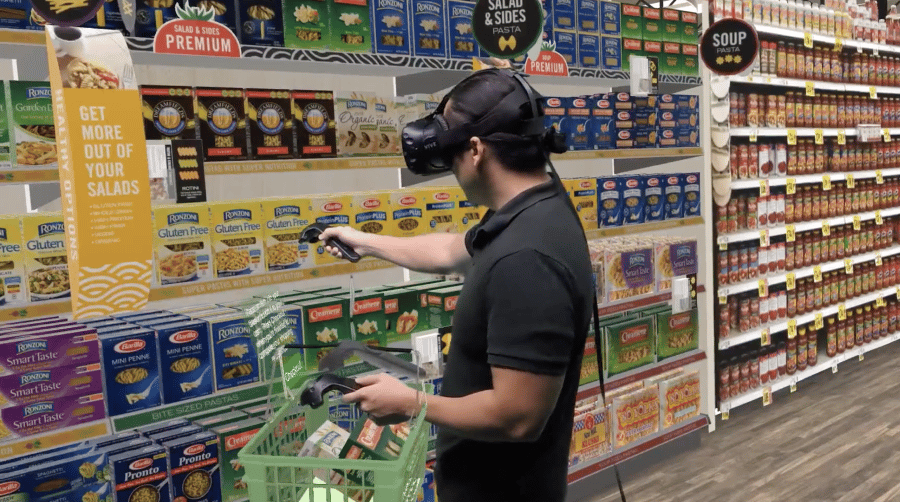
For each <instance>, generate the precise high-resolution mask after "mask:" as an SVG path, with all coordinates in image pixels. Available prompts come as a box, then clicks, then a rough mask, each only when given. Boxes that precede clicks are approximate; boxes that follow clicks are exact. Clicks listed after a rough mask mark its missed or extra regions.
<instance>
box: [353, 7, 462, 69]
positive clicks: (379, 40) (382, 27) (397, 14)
mask: <svg viewBox="0 0 900 502" xmlns="http://www.w3.org/2000/svg"><path fill="white" fill-rule="evenodd" d="M409 3H410V2H407V1H405V0H374V1H373V2H372V3H371V16H372V27H373V29H372V52H375V53H377V54H404V55H407V56H408V55H409V39H410V36H409V34H410V24H409ZM469 18H470V19H471V15H470V16H469Z"/></svg>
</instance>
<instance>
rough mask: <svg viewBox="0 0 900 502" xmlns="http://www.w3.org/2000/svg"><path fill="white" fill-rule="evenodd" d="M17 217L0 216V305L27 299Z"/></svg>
mask: <svg viewBox="0 0 900 502" xmlns="http://www.w3.org/2000/svg"><path fill="white" fill-rule="evenodd" d="M19 225H20V220H19V218H18V217H13V218H0V306H8V305H20V304H23V303H25V302H26V301H27V299H28V293H27V291H26V287H25V254H24V250H25V248H24V241H23V240H22V229H21V227H20V226H19Z"/></svg>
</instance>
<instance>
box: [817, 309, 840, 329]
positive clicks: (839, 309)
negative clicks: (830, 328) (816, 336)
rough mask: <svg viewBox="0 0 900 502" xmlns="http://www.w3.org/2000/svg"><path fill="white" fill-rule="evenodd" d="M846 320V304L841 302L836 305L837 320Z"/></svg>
mask: <svg viewBox="0 0 900 502" xmlns="http://www.w3.org/2000/svg"><path fill="white" fill-rule="evenodd" d="M846 320H847V306H846V305H844V304H843V303H842V304H840V305H838V321H846ZM817 329H818V328H817Z"/></svg>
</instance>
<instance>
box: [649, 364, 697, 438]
mask: <svg viewBox="0 0 900 502" xmlns="http://www.w3.org/2000/svg"><path fill="white" fill-rule="evenodd" d="M659 400H660V407H661V409H662V416H661V417H660V428H662V429H668V428H669V427H673V426H675V425H678V424H680V423H682V422H686V421H688V420H690V419H692V418H696V417H698V416H700V373H699V372H698V371H697V370H694V371H690V372H687V373H685V374H683V375H679V376H676V377H674V378H671V379H668V380H664V381H662V382H660V383H659Z"/></svg>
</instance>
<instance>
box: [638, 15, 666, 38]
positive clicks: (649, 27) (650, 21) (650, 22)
mask: <svg viewBox="0 0 900 502" xmlns="http://www.w3.org/2000/svg"><path fill="white" fill-rule="evenodd" d="M660 11H661V9H660V8H659V7H650V6H644V7H641V16H643V21H644V23H643V24H644V26H643V31H642V33H643V39H644V41H648V40H649V41H653V42H662V41H663V20H662V12H660Z"/></svg>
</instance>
